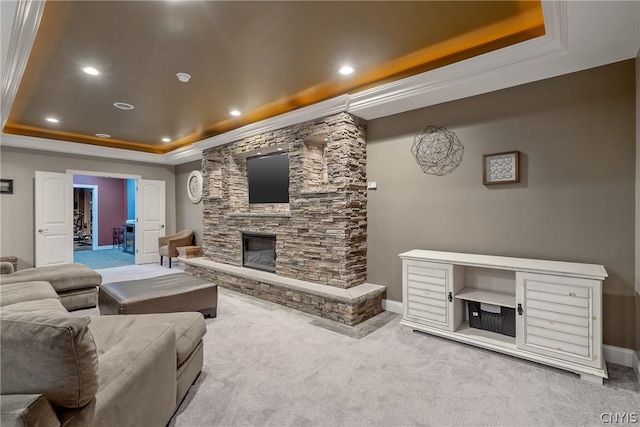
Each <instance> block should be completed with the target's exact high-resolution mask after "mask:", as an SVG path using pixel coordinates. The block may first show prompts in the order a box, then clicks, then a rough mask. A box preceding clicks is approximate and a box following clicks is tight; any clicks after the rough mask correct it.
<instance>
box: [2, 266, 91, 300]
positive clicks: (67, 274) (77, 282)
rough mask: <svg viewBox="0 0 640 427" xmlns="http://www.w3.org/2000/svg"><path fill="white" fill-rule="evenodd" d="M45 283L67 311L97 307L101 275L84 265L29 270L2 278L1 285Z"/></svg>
mask: <svg viewBox="0 0 640 427" xmlns="http://www.w3.org/2000/svg"><path fill="white" fill-rule="evenodd" d="M34 281H45V282H49V283H51V286H53V289H55V290H56V292H57V293H58V295H59V296H60V302H61V303H62V305H63V306H64V308H66V309H67V310H78V309H80V308H89V307H95V306H96V295H97V293H98V286H100V284H101V283H102V276H101V275H100V273H98V272H96V271H94V270H92V269H90V268H89V267H87V266H86V265H83V264H58V265H48V266H46V267H35V268H27V269H25V270H20V271H16V272H15V273H12V274H5V275H2V276H0V284H10V283H21V282H34Z"/></svg>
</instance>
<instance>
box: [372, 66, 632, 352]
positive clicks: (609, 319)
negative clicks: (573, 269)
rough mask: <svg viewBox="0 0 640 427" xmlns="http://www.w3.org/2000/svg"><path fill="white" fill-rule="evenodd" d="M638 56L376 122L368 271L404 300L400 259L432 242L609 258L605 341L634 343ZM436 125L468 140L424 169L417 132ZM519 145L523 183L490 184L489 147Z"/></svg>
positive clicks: (518, 253)
mask: <svg viewBox="0 0 640 427" xmlns="http://www.w3.org/2000/svg"><path fill="white" fill-rule="evenodd" d="M634 70H635V67H634V61H633V60H629V61H624V62H621V63H616V64H612V65H608V66H604V67H600V68H595V69H591V70H587V71H583V72H579V73H574V74H570V75H566V76H561V77H557V78H554V79H549V80H545V81H540V82H536V83H531V84H527V85H523V86H519V87H515V88H510V89H505V90H501V91H497V92H493V93H489V94H484V95H479V96H475V97H472V98H467V99H463V100H458V101H454V102H449V103H446V104H441V105H437V106H433V107H428V108H424V109H419V110H414V111H410V112H406V113H403V114H398V115H395V116H390V117H385V118H381V119H376V120H372V121H370V122H369V131H368V134H369V136H368V144H367V157H368V158H367V179H368V181H377V182H378V190H376V191H370V192H369V194H368V222H369V228H368V257H367V258H368V265H367V273H368V278H367V280H368V281H369V282H372V283H378V284H382V285H386V286H388V292H387V298H388V299H390V300H396V301H401V300H402V287H401V271H400V259H399V258H398V254H399V253H401V252H404V251H407V250H410V249H414V248H420V249H433V250H445V251H453V252H469V253H481V254H488V255H502V256H515V257H524V258H539V259H550V260H561V261H573V262H585V263H596V264H603V265H604V266H605V267H606V269H607V271H608V273H609V278H608V279H607V280H606V281H605V283H604V294H605V295H604V303H603V308H604V342H605V343H606V344H610V345H616V346H621V347H626V348H633V347H634V346H635V342H634V341H635V322H636V321H635V310H636V309H635V298H634V295H635V291H634V232H633V230H634V222H635V213H634V212H635V204H634V192H635V182H634V180H635V89H634V87H635V84H634V80H635V77H634V73H635V71H634ZM427 125H437V126H444V127H447V128H448V129H450V130H452V131H454V132H455V133H456V134H457V135H458V137H459V138H460V140H461V142H462V144H463V145H464V147H465V151H464V159H463V161H462V164H461V165H460V166H459V167H458V168H457V169H456V170H455V171H454V172H453V173H451V174H450V175H447V176H443V177H438V176H432V175H426V174H424V173H423V172H422V170H421V169H420V167H419V166H418V165H417V164H416V162H415V160H414V159H413V157H412V155H411V152H410V149H411V145H412V142H413V137H414V135H415V134H416V133H418V132H420V131H421V130H422V129H424V128H425V127H426V126H427ZM511 150H520V151H521V159H520V160H521V182H520V183H518V184H507V185H504V184H503V185H496V186H483V185H482V169H481V167H482V154H486V153H497V152H502V151H511Z"/></svg>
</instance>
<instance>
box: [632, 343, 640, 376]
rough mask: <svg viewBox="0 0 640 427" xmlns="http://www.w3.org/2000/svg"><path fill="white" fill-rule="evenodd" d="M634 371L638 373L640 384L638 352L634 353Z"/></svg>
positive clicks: (639, 358)
mask: <svg viewBox="0 0 640 427" xmlns="http://www.w3.org/2000/svg"><path fill="white" fill-rule="evenodd" d="M633 370H634V371H636V378H637V379H638V383H640V355H638V353H637V352H635V351H634V352H633Z"/></svg>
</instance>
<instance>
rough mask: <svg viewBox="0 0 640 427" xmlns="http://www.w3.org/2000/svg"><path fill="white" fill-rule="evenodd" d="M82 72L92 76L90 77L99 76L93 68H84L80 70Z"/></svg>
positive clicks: (98, 72)
mask: <svg viewBox="0 0 640 427" xmlns="http://www.w3.org/2000/svg"><path fill="white" fill-rule="evenodd" d="M82 71H84V72H85V73H87V74H90V75H92V76H97V75H99V74H100V71H98V70H96V69H95V68H93V67H84V68H83V69H82Z"/></svg>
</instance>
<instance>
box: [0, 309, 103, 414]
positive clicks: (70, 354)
mask: <svg viewBox="0 0 640 427" xmlns="http://www.w3.org/2000/svg"><path fill="white" fill-rule="evenodd" d="M43 301H51V299H50V300H43ZM32 302H33V301H29V302H27V303H32ZM27 303H19V304H14V305H12V306H8V307H7V308H13V307H15V306H16V305H20V304H27ZM58 304H59V301H58ZM90 321H91V320H90V318H89V317H72V316H69V315H68V314H65V313H60V312H56V311H49V312H38V311H36V312H30V311H15V310H5V308H3V309H2V314H1V318H0V327H1V331H0V333H1V336H0V340H1V342H0V344H1V347H0V365H1V369H2V371H1V375H2V383H1V385H0V387H1V392H2V394H34V393H35V394H38V393H40V394H43V395H44V396H45V397H46V398H47V399H48V400H49V401H50V402H51V403H52V404H53V405H57V406H62V407H66V408H79V407H81V406H84V405H86V404H87V403H88V402H89V401H90V400H91V399H93V397H94V396H95V394H96V392H97V390H98V353H97V352H96V345H95V342H94V340H93V336H92V335H91V332H90V331H89V329H88V328H87V325H88V324H89V322H90Z"/></svg>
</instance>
